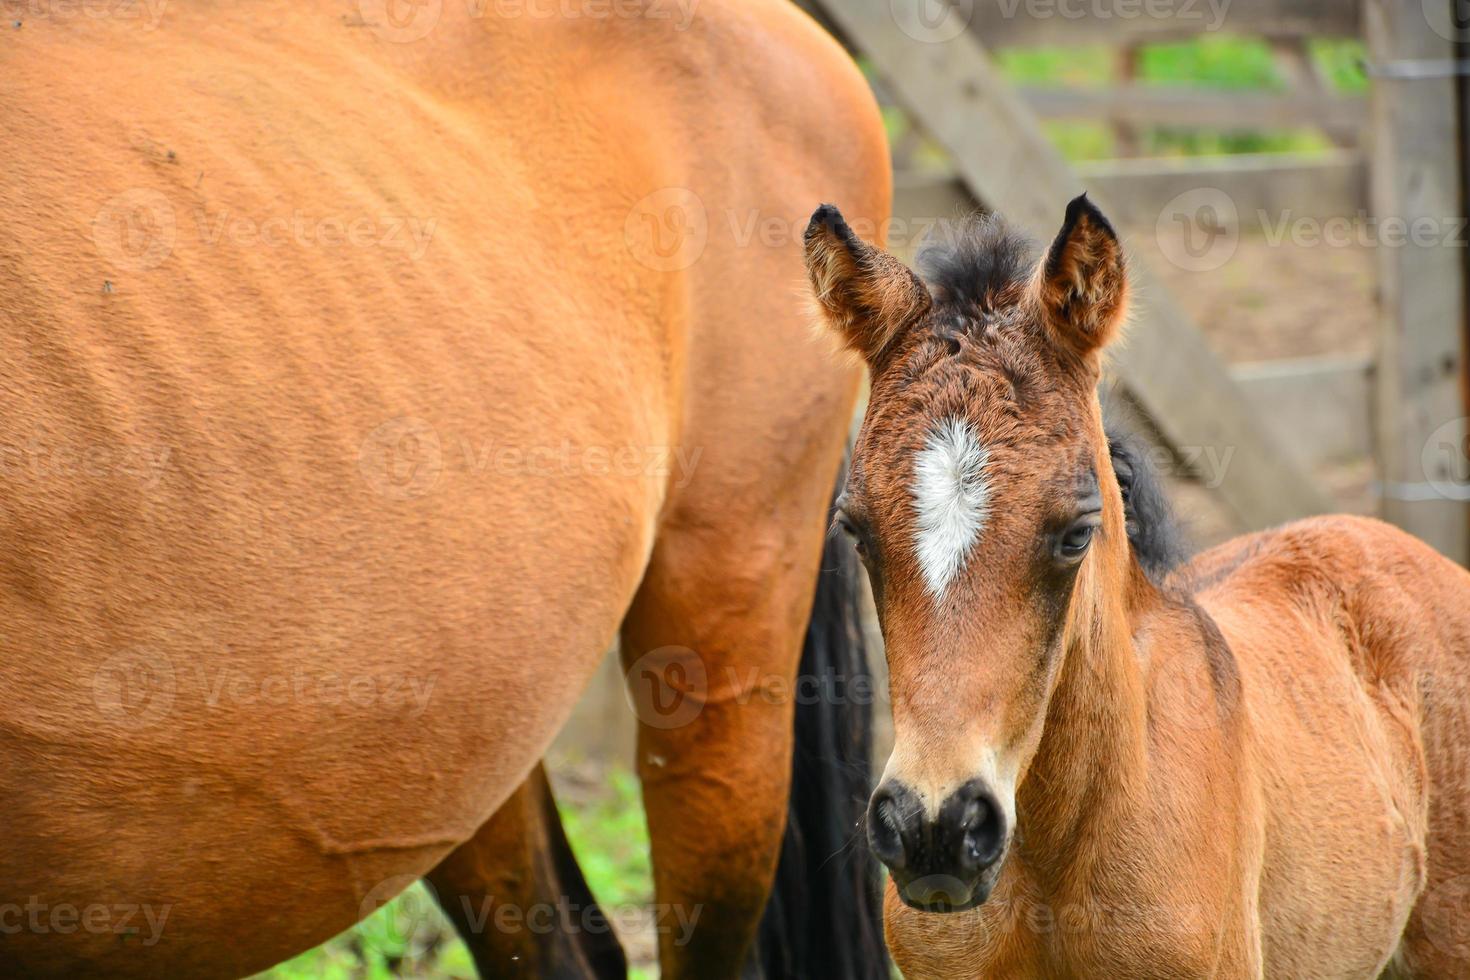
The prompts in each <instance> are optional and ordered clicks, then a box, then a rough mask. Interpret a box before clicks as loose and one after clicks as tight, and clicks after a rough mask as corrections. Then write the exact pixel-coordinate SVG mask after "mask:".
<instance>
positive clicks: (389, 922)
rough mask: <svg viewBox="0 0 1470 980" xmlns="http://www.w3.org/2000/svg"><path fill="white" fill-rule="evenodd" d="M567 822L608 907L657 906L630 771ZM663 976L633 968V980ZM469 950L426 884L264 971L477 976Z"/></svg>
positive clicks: (568, 806) (376, 978) (376, 979)
mask: <svg viewBox="0 0 1470 980" xmlns="http://www.w3.org/2000/svg"><path fill="white" fill-rule="evenodd" d="M560 809H561V817H562V825H563V826H564V827H565V828H566V832H567V837H568V838H569V839H570V840H571V842H572V849H573V850H574V851H575V852H576V854H577V860H578V863H579V864H580V865H581V866H582V872H583V874H585V875H586V877H587V882H588V884H590V885H591V886H592V891H593V894H595V895H596V896H597V899H598V902H599V903H601V904H602V905H603V906H604V907H614V906H630V905H645V904H647V903H649V902H650V901H652V895H653V884H652V873H651V870H650V865H649V858H648V831H647V828H646V825H645V824H644V820H643V801H642V798H641V795H640V793H639V788H638V780H637V779H636V778H635V777H634V776H633V774H632V773H630V772H628V771H626V770H624V769H614V770H611V771H609V772H607V773H606V774H605V779H604V781H603V782H602V783H601V784H600V785H598V786H596V787H594V788H593V789H591V790H588V789H587V788H586V787H583V788H582V791H581V792H578V793H576V794H574V796H573V799H572V801H571V802H564V803H563V804H562V805H561V807H560ZM656 975H657V971H656V970H652V969H650V968H648V967H647V966H645V965H634V966H633V968H632V969H631V970H630V972H629V976H630V977H632V978H633V980H652V978H653V977H655V976H656ZM474 976H475V967H474V962H473V960H472V959H471V958H470V952H469V949H468V948H467V947H466V946H465V944H464V942H463V941H462V940H461V939H460V938H459V935H458V934H457V933H456V932H455V930H454V926H453V925H452V924H451V923H450V922H449V920H448V919H447V918H445V916H444V913H443V912H442V911H440V909H439V905H438V903H437V902H435V900H434V898H433V896H432V895H430V893H429V892H428V890H427V889H426V888H425V886H424V885H423V884H422V883H419V884H416V885H414V886H413V887H412V888H409V889H408V890H407V891H405V892H403V893H402V894H400V895H399V896H398V897H396V898H394V899H393V900H392V901H391V902H389V903H387V904H386V905H384V906H383V907H382V908H381V909H379V910H378V911H377V912H376V913H375V914H373V915H371V916H369V917H368V918H366V919H364V920H363V921H362V922H359V923H358V924H357V925H355V926H353V927H352V928H351V929H349V930H347V931H346V932H344V933H342V934H341V935H339V936H336V937H334V938H333V939H330V940H328V941H327V942H325V943H323V944H322V945H320V946H318V947H316V948H315V949H312V950H308V951H307V952H305V953H302V954H301V955H300V956H297V957H295V958H294V959H291V960H289V961H287V962H285V963H282V964H280V965H279V966H276V967H274V968H272V969H270V970H267V971H266V972H264V973H262V974H259V977H260V978H265V980H392V978H394V977H426V978H450V977H465V978H469V977H474Z"/></svg>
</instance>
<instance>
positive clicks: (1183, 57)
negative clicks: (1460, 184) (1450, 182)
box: [890, 35, 1367, 160]
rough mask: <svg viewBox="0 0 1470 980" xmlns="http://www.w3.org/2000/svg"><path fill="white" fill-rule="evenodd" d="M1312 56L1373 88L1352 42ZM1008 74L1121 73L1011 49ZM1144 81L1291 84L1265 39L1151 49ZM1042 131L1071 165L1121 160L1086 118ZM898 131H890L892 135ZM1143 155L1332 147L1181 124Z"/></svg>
mask: <svg viewBox="0 0 1470 980" xmlns="http://www.w3.org/2000/svg"><path fill="white" fill-rule="evenodd" d="M1308 51H1309V53H1310V56H1311V58H1312V60H1313V62H1314V63H1315V64H1316V66H1317V67H1318V69H1319V70H1320V72H1321V73H1322V75H1323V77H1324V78H1325V79H1326V80H1327V82H1328V84H1329V85H1330V86H1332V88H1334V89H1335V90H1337V91H1339V92H1341V93H1344V94H1353V95H1357V94H1362V93H1363V92H1364V91H1365V90H1366V89H1367V77H1366V76H1365V75H1364V73H1363V57H1364V54H1363V46H1362V44H1361V42H1358V41H1352V40H1316V41H1313V42H1311V44H1309V46H1308ZM995 59H996V63H997V64H998V65H999V67H1000V69H1001V72H1002V74H1004V75H1005V77H1006V78H1007V79H1008V80H1009V81H1011V82H1012V83H1014V84H1016V85H1026V86H1054V87H1067V88H1101V87H1104V86H1108V85H1112V84H1114V83H1115V80H1116V79H1117V78H1118V76H1119V70H1120V65H1119V59H1118V58H1117V56H1116V54H1115V53H1114V52H1113V51H1112V50H1111V49H1109V48H1107V47H1102V46H1084V47H1067V48H1011V49H1002V50H999V51H997V52H995ZM1136 69H1137V71H1136V78H1137V81H1138V82H1139V83H1140V84H1144V85H1160V86H1171V87H1187V86H1195V87H1199V88H1208V89H1215V90H1221V91H1257V92H1259V91H1281V90H1283V89H1284V88H1285V87H1286V81H1285V79H1283V78H1282V77H1281V75H1280V73H1279V72H1278V71H1277V68H1276V65H1275V63H1274V62H1273V60H1272V57H1271V50H1270V48H1269V47H1268V46H1267V45H1266V43H1265V42H1264V41H1260V40H1257V39H1251V38H1238V37H1223V36H1214V35H1210V36H1201V37H1198V38H1193V39H1191V40H1188V41H1181V42H1171V43H1168V44H1151V45H1146V46H1145V47H1144V48H1143V49H1142V51H1141V52H1140V54H1139V57H1138V61H1137V65H1136ZM1042 128H1043V130H1044V131H1045V132H1046V134H1047V136H1048V137H1050V138H1051V140H1052V141H1053V142H1054V143H1055V144H1056V145H1057V148H1058V149H1059V150H1061V152H1062V155H1063V156H1065V157H1067V158H1068V159H1069V160H1097V159H1106V158H1108V157H1113V156H1116V155H1117V148H1116V146H1115V145H1114V138H1113V133H1112V129H1111V127H1109V126H1108V125H1106V124H1104V123H1097V122H1090V121H1087V120H1070V119H1069V120H1046V121H1043V123H1042ZM892 129H893V126H892V125H891V126H890V132H891V131H892ZM1139 143H1140V146H1139V150H1140V152H1142V153H1144V154H1145V155H1149V156H1195V155H1203V154H1222V153H1284V152H1297V153H1302V152H1314V151H1321V150H1325V149H1327V148H1329V147H1330V146H1331V145H1332V144H1331V142H1330V141H1329V140H1327V139H1326V138H1325V137H1324V136H1323V135H1322V134H1321V133H1320V132H1318V131H1317V130H1315V129H1312V128H1302V129H1287V130H1262V131H1254V132H1251V131H1247V132H1230V133H1225V132H1213V131H1209V130H1200V129H1192V128H1180V127H1154V128H1150V129H1148V130H1146V131H1145V132H1143V133H1141V134H1140V140H1139Z"/></svg>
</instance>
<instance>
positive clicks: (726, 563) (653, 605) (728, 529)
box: [623, 449, 835, 980]
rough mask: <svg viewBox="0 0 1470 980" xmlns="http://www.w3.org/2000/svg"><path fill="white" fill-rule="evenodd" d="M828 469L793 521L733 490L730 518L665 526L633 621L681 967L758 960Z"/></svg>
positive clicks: (631, 680)
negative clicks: (754, 946)
mask: <svg viewBox="0 0 1470 980" xmlns="http://www.w3.org/2000/svg"><path fill="white" fill-rule="evenodd" d="M833 455H834V456H835V449H834V452H833ZM830 480H831V474H830V473H829V472H823V473H822V474H821V476H820V477H819V478H813V479H812V480H811V481H810V483H811V488H812V492H811V493H810V494H809V496H810V499H809V500H806V501H804V502H803V503H805V506H794V507H792V508H791V511H790V512H789V516H786V518H785V520H784V521H781V520H777V519H775V518H774V517H773V516H772V512H773V511H774V510H775V507H774V506H769V505H767V508H766V509H765V510H764V512H763V511H762V509H761V508H762V502H761V501H758V500H753V499H749V498H747V499H746V500H744V501H736V500H730V501H729V503H728V505H727V506H725V507H724V508H723V512H722V515H721V516H722V520H721V523H720V526H719V527H711V526H710V525H709V524H707V523H704V522H695V523H694V526H689V527H680V526H678V525H676V526H674V527H672V528H666V529H665V532H664V533H663V534H662V535H661V537H660V541H659V544H658V545H657V546H656V548H655V549H654V555H653V559H652V562H651V563H650V566H649V569H648V571H647V572H646V574H645V576H644V582H643V586H642V588H641V590H640V592H639V595H638V598H637V599H636V600H635V602H634V604H633V608H632V610H631V611H630V613H629V616H628V619H627V620H626V622H625V624H624V628H623V640H624V642H623V659H624V666H625V668H626V669H627V671H628V675H627V682H628V685H629V690H630V695H631V698H632V700H633V702H634V705H635V708H636V710H637V713H638V716H639V722H640V724H639V733H638V774H639V776H640V777H641V779H642V781H643V801H644V807H645V809H646V811H647V816H648V827H649V837H650V841H651V844H652V852H653V872H654V886H655V892H656V898H657V902H658V905H657V908H656V909H655V913H656V919H657V921H656V929H657V931H658V942H659V960H660V966H661V968H662V975H663V976H664V977H666V978H670V980H686V978H698V980H718V978H728V977H734V976H738V975H740V974H741V973H742V971H743V969H745V968H746V967H747V962H746V961H747V957H748V953H749V949H750V947H751V941H752V938H753V937H754V935H755V932H756V927H757V925H758V924H759V921H760V917H761V913H762V910H763V909H764V907H765V903H766V898H767V893H768V892H769V890H770V887H771V882H772V879H773V877H774V874H775V869H776V863H777V858H778V852H779V848H780V844H781V838H782V833H783V830H784V827H785V822H786V815H787V799H788V789H789V783H790V773H791V745H792V713H793V705H794V692H793V682H794V681H795V675H796V668H797V663H798V660H799V659H800V653H801V641H802V636H803V633H804V630H805V626H806V620H807V615H808V613H809V611H810V608H811V598H812V588H813V585H814V584H815V582H816V578H817V570H818V556H819V554H820V552H821V546H822V535H823V531H824V527H823V521H822V515H823V512H824V509H825V502H826V496H827V487H828V486H830V482H829V481H830ZM726 499H729V498H726ZM788 506H789V504H788ZM747 508H748V509H749V512H748V513H747ZM783 523H784V524H785V526H784V527H783V526H782V524H783Z"/></svg>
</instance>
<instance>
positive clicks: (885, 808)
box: [868, 783, 907, 869]
mask: <svg viewBox="0 0 1470 980" xmlns="http://www.w3.org/2000/svg"><path fill="white" fill-rule="evenodd" d="M903 792H904V790H903V789H902V787H898V788H895V787H893V786H890V785H888V784H886V783H885V784H884V785H882V786H879V787H878V789H877V791H876V792H874V793H873V799H872V802H870V803H869V804H868V846H869V847H870V848H872V850H873V855H874V856H875V857H877V858H878V860H880V861H882V862H883V863H884V864H886V865H888V867H890V868H895V869H897V868H902V867H903V866H904V865H905V863H906V861H907V854H906V851H905V848H904V842H903V822H904V812H903V805H902V801H901V796H902V795H903Z"/></svg>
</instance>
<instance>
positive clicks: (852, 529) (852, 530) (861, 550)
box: [836, 510, 868, 561]
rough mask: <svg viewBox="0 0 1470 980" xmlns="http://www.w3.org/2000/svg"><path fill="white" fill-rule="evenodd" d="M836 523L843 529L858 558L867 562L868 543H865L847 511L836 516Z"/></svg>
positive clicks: (839, 512)
mask: <svg viewBox="0 0 1470 980" xmlns="http://www.w3.org/2000/svg"><path fill="white" fill-rule="evenodd" d="M836 521H837V526H838V527H840V528H841V529H842V533H843V534H845V535H847V538H848V540H849V541H851V542H852V547H853V550H854V551H856V552H857V556H858V557H859V558H861V559H862V560H863V561H867V560H868V546H867V543H866V542H865V541H864V536H863V535H862V533H861V532H859V531H858V528H857V525H856V524H854V523H853V522H852V518H850V517H848V516H847V513H846V512H845V511H840V510H839V511H838V512H837V514H836Z"/></svg>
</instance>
